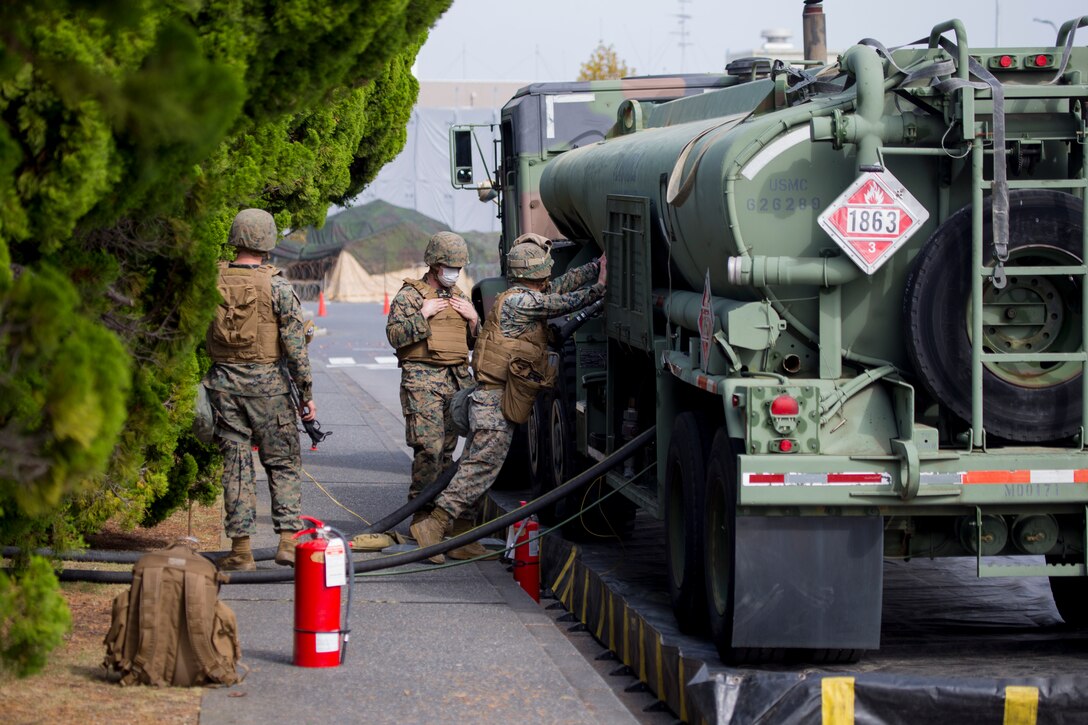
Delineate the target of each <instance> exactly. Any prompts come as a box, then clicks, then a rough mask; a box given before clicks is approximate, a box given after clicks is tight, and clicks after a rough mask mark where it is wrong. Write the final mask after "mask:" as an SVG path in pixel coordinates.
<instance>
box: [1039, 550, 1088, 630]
mask: <svg viewBox="0 0 1088 725" xmlns="http://www.w3.org/2000/svg"><path fill="white" fill-rule="evenodd" d="M1083 561H1084V557H1083V556H1080V557H1075V556H1074V557H1064V556H1054V555H1051V554H1048V555H1047V557H1046V563H1047V564H1077V563H1082V562H1083ZM1050 591H1051V593H1052V594H1053V595H1054V607H1055V608H1056V609H1057V610H1058V614H1060V615H1062V620H1064V621H1065V623H1066V624H1068V625H1069V626H1070V627H1078V628H1080V627H1085V626H1088V606H1086V605H1085V602H1088V577H1083V576H1052V577H1050Z"/></svg>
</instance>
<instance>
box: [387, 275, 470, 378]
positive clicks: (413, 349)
mask: <svg viewBox="0 0 1088 725" xmlns="http://www.w3.org/2000/svg"><path fill="white" fill-rule="evenodd" d="M404 284H405V285H406V286H409V287H412V288H414V289H415V290H416V291H417V292H419V294H420V295H421V296H422V297H423V299H424V300H432V299H435V298H436V297H439V296H440V295H439V294H438V290H436V289H435V288H434V287H432V286H430V285H429V284H427V283H426V282H424V281H422V280H418V279H406V280H404ZM450 292H451V293H452V294H453V295H456V296H458V297H460V296H461V290H459V289H458V288H457V287H454V288H453V289H452V290H450ZM427 324H428V325H429V326H430V328H431V336H430V337H427V338H424V339H422V340H420V341H419V342H413V343H412V344H411V345H405V346H404V347H401V348H398V349H397V360H398V361H400V362H402V363H403V362H406V361H409V360H410V361H413V362H424V363H427V364H429V365H439V366H446V367H448V366H451V365H464V364H465V363H466V362H468V337H467V336H468V322H467V321H466V320H465V318H464V317H461V313H459V312H458V311H457V310H455V309H453V308H452V307H447V308H446V309H444V310H442V311H441V312H439V313H438V314H436V315H434V316H433V317H431V318H430V319H429V320H428V321H427Z"/></svg>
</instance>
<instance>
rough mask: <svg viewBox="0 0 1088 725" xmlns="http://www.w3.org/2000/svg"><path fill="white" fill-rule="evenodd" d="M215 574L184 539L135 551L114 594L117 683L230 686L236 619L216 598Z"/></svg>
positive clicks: (110, 651)
mask: <svg viewBox="0 0 1088 725" xmlns="http://www.w3.org/2000/svg"><path fill="white" fill-rule="evenodd" d="M220 581H221V580H220V574H219V572H218V570H217V569H216V568H215V564H213V563H212V562H211V561H209V560H208V559H206V558H204V557H203V556H200V555H199V554H197V553H196V551H194V549H193V548H192V547H191V546H190V545H189V544H188V543H186V542H185V541H178V542H177V543H175V544H174V545H173V546H169V547H167V548H165V549H160V550H158V551H152V552H150V553H148V554H145V555H144V556H142V557H140V560H139V561H137V562H136V565H135V566H134V567H133V569H132V586H131V587H130V588H129V590H128V591H127V592H123V593H121V594H118V595H117V598H116V599H114V600H113V621H112V623H111V624H110V631H109V633H108V634H107V635H106V639H105V642H104V644H105V645H106V658H105V660H103V662H102V665H103V666H104V667H105V668H106V669H107V670H108V671H114V672H120V673H121V680H120V683H121V684H122V685H132V684H143V685H156V686H161V685H178V686H180V687H190V686H193V685H207V684H216V683H218V684H223V685H233V684H234V683H236V682H239V681H240V680H241V678H240V677H239V676H238V673H237V671H236V669H235V665H236V664H239V660H240V659H241V657H242V649H241V646H240V645H239V643H238V623H237V620H236V619H235V617H234V612H233V611H231V609H230V607H228V606H227V605H226V604H224V603H223V602H221V601H219V583H220Z"/></svg>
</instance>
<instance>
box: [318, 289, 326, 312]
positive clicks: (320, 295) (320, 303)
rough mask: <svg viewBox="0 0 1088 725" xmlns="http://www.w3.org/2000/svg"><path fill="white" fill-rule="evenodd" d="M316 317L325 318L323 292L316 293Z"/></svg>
mask: <svg viewBox="0 0 1088 725" xmlns="http://www.w3.org/2000/svg"><path fill="white" fill-rule="evenodd" d="M317 316H318V317H324V316H325V293H324V292H318V293H317Z"/></svg>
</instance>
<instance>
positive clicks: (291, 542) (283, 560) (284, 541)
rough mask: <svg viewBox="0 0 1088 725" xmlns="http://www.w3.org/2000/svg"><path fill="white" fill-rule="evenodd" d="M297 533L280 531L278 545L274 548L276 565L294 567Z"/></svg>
mask: <svg viewBox="0 0 1088 725" xmlns="http://www.w3.org/2000/svg"><path fill="white" fill-rule="evenodd" d="M297 533H298V532H297V531H281V532H280V545H279V547H277V548H276V563H277V564H282V565H283V566H294V565H295V534H297Z"/></svg>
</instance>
